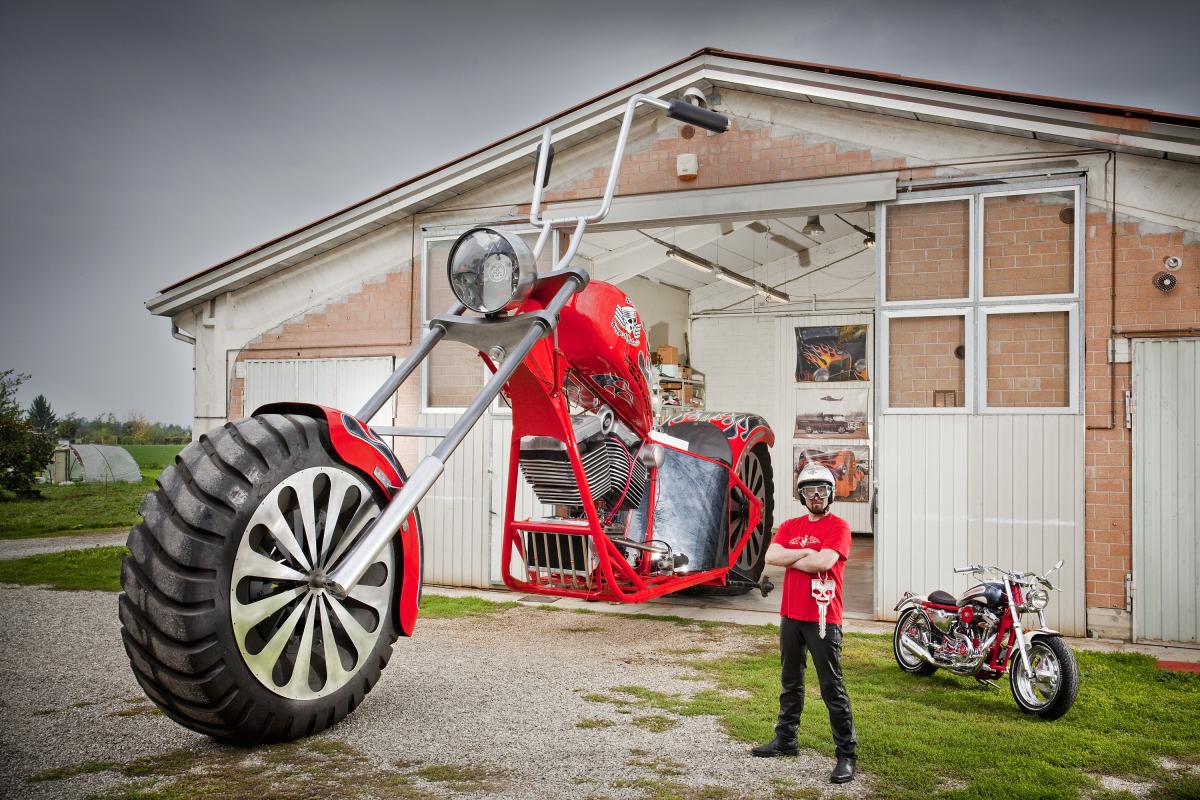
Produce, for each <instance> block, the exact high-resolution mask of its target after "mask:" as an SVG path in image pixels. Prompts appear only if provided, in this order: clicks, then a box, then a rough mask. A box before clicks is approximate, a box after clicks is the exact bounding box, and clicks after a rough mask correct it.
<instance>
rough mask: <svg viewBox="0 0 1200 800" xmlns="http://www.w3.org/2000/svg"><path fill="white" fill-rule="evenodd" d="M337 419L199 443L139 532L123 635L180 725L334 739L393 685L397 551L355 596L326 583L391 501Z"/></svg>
mask: <svg viewBox="0 0 1200 800" xmlns="http://www.w3.org/2000/svg"><path fill="white" fill-rule="evenodd" d="M328 441H329V437H328V429H327V427H326V425H325V423H324V422H322V421H319V420H316V419H313V418H310V417H305V416H298V415H291V414H264V415H261V416H256V417H251V418H249V419H244V420H241V421H239V422H237V423H230V424H227V425H225V426H224V427H223V428H221V429H219V430H217V431H214V432H213V433H211V434H208V435H205V436H202V437H200V439H199V440H198V441H197V442H195V443H193V444H192V445H190V446H188V447H187V448H186V449H185V450H184V451H183V452H182V453H181V454H180V456H179V458H178V459H177V460H176V463H175V465H174V466H172V467H169V468H167V469H166V470H164V472H163V473H162V475H161V476H160V477H159V487H160V488H159V489H158V490H157V491H155V492H153V493H151V494H150V495H148V496H147V498H146V500H145V502H144V503H143V505H142V515H143V517H144V520H145V521H144V522H142V523H140V524H138V525H137V526H135V527H134V528H133V530H132V531H131V532H130V535H129V550H130V555H129V556H128V557H127V558H126V559H125V561H124V563H123V565H122V570H121V587H122V590H123V591H122V594H121V597H120V618H121V626H122V638H123V639H124V642H125V649H126V652H127V653H128V655H129V659H130V663H131V665H132V667H133V671H134V674H135V676H136V677H137V680H138V682H139V683H140V684H141V686H142V688H143V689H144V690H145V692H146V694H147V695H148V696H149V697H150V698H151V699H152V700H153V701H154V702H155V703H156V704H157V705H158V706H159V708H161V709H162V711H163V712H164V713H165V714H166V715H167V716H169V717H171V718H172V719H174V720H175V721H177V722H179V723H181V724H183V725H185V726H187V727H189V728H191V729H192V730H195V731H198V732H201V733H205V734H208V735H211V736H214V737H216V738H218V739H222V740H226V741H233V742H241V743H257V742H267V741H279V740H286V739H294V738H297V737H299V736H305V735H309V734H312V733H315V732H317V731H320V730H323V729H325V728H327V727H329V726H330V725H332V724H334V723H335V722H337V721H338V720H340V719H341V718H342V717H344V716H346V715H347V714H348V713H350V711H352V710H353V709H354V708H355V707H356V706H357V705H358V703H359V702H361V701H362V699H363V697H364V696H365V695H366V694H367V692H369V691H370V690H371V688H372V687H373V686H374V684H375V683H376V681H377V680H378V679H379V675H380V671H381V670H382V668H383V667H384V666H385V665H386V664H387V661H388V659H389V657H390V656H391V649H392V643H393V642H394V641H395V639H396V637H397V635H398V626H397V622H396V607H397V596H398V590H399V583H400V581H399V579H398V575H399V570H398V566H399V562H400V551H399V548H398V546H397V545H396V544H395V543H393V544H392V545H391V546H389V547H387V548H385V549H384V550H383V552H382V553H381V554H380V556H379V557H378V558H377V560H376V561H375V563H374V564H372V565H371V566H370V568H369V569H368V571H367V573H366V574H365V575H364V577H363V580H362V581H361V582H360V583H359V584H358V586H356V587H355V589H354V590H353V591H351V592H350V594H349V595H348V596H347V597H346V598H345V599H342V600H338V599H337V598H334V597H333V596H331V595H330V594H329V593H328V592H327V591H326V590H325V589H324V588H323V585H322V579H323V578H324V577H325V575H326V574H327V572H328V571H329V570H330V569H331V568H332V567H333V566H334V565H335V564H336V563H337V562H338V560H339V559H340V558H341V556H342V555H343V553H345V551H346V548H347V547H348V546H349V544H350V543H351V542H352V541H353V540H354V539H355V537H356V536H358V535H359V534H360V533H361V532H362V531H363V529H364V528H366V527H367V525H368V524H369V523H370V522H371V521H372V520H373V519H375V517H377V516H378V515H379V513H380V508H381V505H382V502H383V498H382V497H381V496H380V495H379V493H378V492H377V490H375V489H373V488H372V487H371V486H370V485H368V483H367V482H366V481H365V480H364V479H363V478H362V477H361V476H360V475H358V474H357V473H355V472H353V471H351V470H350V469H348V468H347V467H346V466H344V465H343V464H341V463H339V462H338V461H337V460H336V459H335V458H334V457H333V456H332V455H331V454H330V451H329V449H327V448H328Z"/></svg>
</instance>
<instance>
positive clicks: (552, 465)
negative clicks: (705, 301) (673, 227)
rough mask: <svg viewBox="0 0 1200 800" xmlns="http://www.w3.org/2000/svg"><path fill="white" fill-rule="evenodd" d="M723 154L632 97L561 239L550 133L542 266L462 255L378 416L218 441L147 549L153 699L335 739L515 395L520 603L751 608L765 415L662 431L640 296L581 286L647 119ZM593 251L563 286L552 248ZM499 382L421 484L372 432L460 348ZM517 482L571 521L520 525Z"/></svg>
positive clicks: (769, 489)
mask: <svg viewBox="0 0 1200 800" xmlns="http://www.w3.org/2000/svg"><path fill="white" fill-rule="evenodd" d="M642 104H646V105H650V106H653V107H656V108H658V109H661V110H663V111H665V112H666V113H667V115H668V116H670V117H672V118H674V119H677V120H679V121H681V122H684V123H687V124H691V125H695V126H698V127H701V128H705V129H707V130H710V131H713V132H715V133H720V132H722V131H724V130H726V129H727V128H728V126H729V122H728V120H727V119H726V118H725V117H723V116H722V115H720V114H717V113H715V112H713V111H711V110H708V109H707V108H704V107H701V106H696V105H692V104H690V103H688V102H685V101H683V100H671V101H666V100H661V99H658V98H655V97H650V96H645V95H637V96H635V97H633V98H631V99H630V101H629V103H628V105H627V106H626V109H625V115H624V119H623V123H622V126H621V130H620V133H619V135H618V137H617V143H616V152H615V154H614V156H613V162H612V168H611V170H610V173H609V178H608V183H607V186H606V188H605V192H604V195H603V198H602V199H601V202H600V207H599V210H598V211H596V213H594V214H592V215H590V216H579V217H565V218H555V219H544V218H542V216H541V212H540V208H541V195H542V191H543V188H544V187H545V186H546V185H547V183H548V176H549V170H550V165H551V162H552V160H553V149H552V145H551V131H550V130H549V129H546V131H545V132H544V133H543V136H542V142H541V145H540V148H539V150H538V161H537V172H536V177H535V181H534V187H533V202H532V210H531V212H530V222H531V223H532V224H533V225H534V226H535V227H536V228H538V229H540V233H539V236H538V239H537V243H536V244H535V245H534V246H533V247H532V248H530V247H529V246H528V245H527V244H526V243H525V241H524V240H522V239H521V238H520V237H518V236H516V235H513V234H512V233H510V232H507V231H505V230H503V229H490V228H476V229H474V230H470V231H468V232H467V233H465V234H463V235H462V236H461V237H460V238H459V239H458V241H457V242H456V243H455V245H454V247H453V249H452V251H451V254H450V259H449V267H448V276H447V277H448V279H449V282H450V285H451V288H452V289H453V291H454V294H455V296H456V298H457V299H458V302H457V303H456V304H455V305H454V306H453V307H452V308H450V309H449V311H448V312H447V313H446V314H444V315H442V316H439V317H436V318H435V319H432V320H430V322H429V326H428V327H429V330H428V332H427V333H426V334H425V335H424V337H423V338H422V340H421V342H420V343H419V344H418V346H417V347H416V348H415V350H414V352H413V353H412V354H411V356H410V357H409V358H408V359H406V360H405V362H404V363H403V364H402V365H401V366H400V367H399V368H398V369H397V371H396V372H395V373H394V374H393V375H392V376H391V377H390V378H389V379H388V380H387V381H386V382H385V383H384V384H383V385H382V386H380V387H379V389H378V390H377V391H376V392H375V394H374V395H373V396H372V397H371V399H370V400H368V401H367V403H366V405H365V406H363V408H361V409H360V410H358V412H357V413H356V414H353V415H352V414H349V413H347V412H345V411H340V410H337V409H333V408H326V407H321V406H317V405H310V404H303V403H283V404H272V405H268V406H265V407H262V408H259V409H257V410H255V411H254V413H253V414H252V415H251V416H250V417H248V418H246V419H242V420H239V421H237V422H230V423H227V424H226V425H224V426H223V427H221V428H218V429H216V430H214V431H210V432H208V433H206V434H205V435H202V436H200V437H199V438H198V440H197V441H196V442H194V443H192V444H191V445H189V446H188V447H187V448H186V449H185V450H184V451H183V452H182V453H181V454H180V456H179V457H178V459H177V460H176V463H175V464H174V466H172V467H169V468H168V469H167V470H165V471H164V472H163V473H162V475H161V476H160V477H159V488H158V489H157V490H156V491H154V492H152V493H151V494H150V495H148V496H147V497H146V500H145V502H144V503H143V505H142V509H141V513H142V515H143V517H144V521H143V522H141V523H140V524H138V525H137V526H135V527H134V528H133V530H132V531H131V532H130V535H129V550H130V555H129V557H127V558H126V559H125V562H124V564H123V567H122V573H121V586H122V594H121V597H120V619H121V632H122V638H123V640H124V644H125V648H126V652H127V653H128V655H129V659H130V662H131V664H132V667H133V671H134V673H135V675H136V676H137V679H138V681H139V683H140V684H141V686H142V687H143V689H144V690H145V692H146V694H147V695H148V696H149V697H150V698H151V699H152V700H153V701H154V702H155V703H156V704H157V705H158V706H159V707H160V708H161V709H162V711H163V713H165V714H166V715H167V716H168V717H170V718H171V719H173V720H175V721H177V722H179V723H181V724H182V725H185V726H187V727H188V728H191V729H193V730H196V731H200V732H202V733H206V734H209V735H212V736H214V737H217V738H219V739H222V740H227V741H233V742H243V743H253V742H264V741H277V740H285V739H292V738H296V737H300V736H305V735H309V734H312V733H314V732H316V731H320V730H322V729H324V728H326V727H328V726H330V725H332V724H334V723H335V722H337V721H338V720H339V719H341V718H342V717H344V716H345V715H347V714H348V713H350V712H351V711H352V710H353V709H354V708H355V707H356V706H357V705H358V704H359V703H360V702H361V701H362V699H363V698H364V696H365V695H366V694H367V692H369V691H370V690H371V688H372V687H373V686H374V685H375V683H376V681H378V679H379V676H380V671H381V670H382V669H383V667H384V666H385V665H386V664H387V662H388V659H389V657H390V655H391V651H392V645H393V643H394V642H395V640H396V638H397V637H398V636H411V635H412V634H413V630H414V626H415V623H416V620H417V614H418V607H419V600H420V594H421V581H422V577H421V559H422V551H423V540H422V535H421V527H420V519H419V517H418V515H417V511H416V509H417V504H418V502H419V501H420V500H421V499H422V498H423V497H424V496H425V495H426V493H427V492H428V491H429V490H430V488H431V487H432V486H433V485H434V483H435V482H436V481H437V480H438V478H439V476H440V475H441V474H442V471H443V469H444V464H445V463H446V460H447V459H448V458H449V457H450V454H451V453H453V452H454V450H455V449H456V448H457V447H458V446H459V444H460V443H461V442H462V440H463V438H464V437H465V436H466V435H467V433H468V431H469V430H470V429H471V428H472V427H473V426H474V425H475V424H476V423H477V422H478V420H479V419H480V418H481V417H482V416H483V414H484V412H485V411H486V410H487V409H488V408H489V407H490V406H491V405H492V403H493V401H495V400H496V398H497V397H498V396H503V398H504V400H505V401H506V402H507V403H508V405H509V406H510V407H511V408H512V420H513V431H512V440H511V460H510V464H511V467H510V469H509V474H508V476H507V488H506V497H505V518H504V532H503V546H502V562H501V571H502V574H503V578H504V582H505V584H507V585H508V586H509V587H510V588H512V589H513V590H515V591H519V592H523V593H534V594H549V595H560V596H568V597H578V598H586V599H590V600H607V601H617V602H625V603H637V602H642V601H645V600H648V599H650V598H653V597H658V596H660V595H664V594H667V593H670V592H677V591H680V590H682V589H689V588H691V589H693V590H698V591H709V592H721V593H741V592H746V591H749V590H750V589H752V588H755V587H757V588H759V589H760V590H761V591H762V592H763V593H764V594H766V592H767V591H768V590H769V589H770V588H771V587H770V584H769V583H768V582H767V581H765V580H763V579H762V577H761V576H762V570H763V559H764V556H765V552H766V544H767V537H768V536H769V534H770V531H771V525H772V504H773V499H772V496H773V491H774V487H773V477H772V470H771V460H770V455H769V451H768V448H769V447H770V446H771V445H772V444H773V443H774V435H773V434H772V432H771V429H770V428H769V427H768V425H767V423H766V422H765V421H764V420H763V419H762V418H761V417H759V416H756V415H753V414H742V413H711V412H691V413H684V414H680V415H677V416H675V417H673V418H671V419H670V420H668V421H667V422H666V423H665V424H663V425H661V426H656V424H655V403H654V400H655V392H654V388H655V383H656V380H657V379H656V377H655V375H654V372H653V370H652V367H651V360H650V351H649V346H648V342H647V338H646V335H645V331H644V330H643V329H642V323H641V318H640V317H639V315H638V312H637V310H636V309H635V308H634V307H633V304H632V303H631V302H630V300H629V298H628V297H627V296H626V295H625V293H624V292H623V291H622V290H621V289H619V288H617V287H616V286H612V285H610V284H606V283H602V282H600V281H593V280H591V279H590V277H589V275H588V273H587V272H586V271H584V270H583V269H580V268H577V267H574V266H572V265H571V261H572V259H573V258H574V256H575V253H576V251H577V249H578V247H579V243H580V240H581V238H582V236H583V234H584V231H585V229H586V228H587V226H588V225H589V224H590V223H594V222H598V221H600V220H601V219H603V218H604V217H605V216H606V215H607V213H608V210H609V207H610V205H611V203H612V198H613V193H614V191H615V188H616V184H617V175H618V168H619V167H620V164H621V157H622V153H623V150H624V147H625V143H626V141H627V139H628V136H629V130H630V124H631V122H632V120H633V114H634V109H635V107H637V106H638V105H642ZM557 229H567V230H570V231H571V235H570V238H569V241H568V244H567V246H566V248H565V252H564V254H563V256H562V258H561V259H560V260H559V261H558V263H557V264H556V265H555V267H554V269H553V270H552V271H551V272H549V273H547V274H543V275H538V274H537V270H536V263H537V256H538V254H539V253H541V251H542V250H543V248H544V247H545V246H546V244H547V242H548V241H549V238H550V234H551V232H552V231H554V230H557ZM443 339H444V340H448V341H455V342H463V343H466V344H469V345H471V346H472V347H474V348H475V349H476V350H478V351H479V355H480V357H481V358H482V360H483V363H484V364H485V365H486V366H487V368H488V369H489V370H490V371H491V372H492V373H493V374H492V376H491V378H490V379H489V380H488V381H487V383H486V384H485V386H484V387H483V389H482V390H481V391H480V392H479V394H478V396H477V397H476V398H475V399H474V401H473V402H472V403H471V405H470V407H469V408H468V409H467V410H466V412H465V413H464V414H463V415H462V417H461V418H460V419H459V420H458V422H457V423H456V424H455V425H454V426H453V427H451V428H450V429H449V431H447V432H443V433H442V436H443V438H442V441H441V443H440V444H439V445H438V446H437V447H436V448H435V449H434V450H433V452H432V453H431V454H430V455H429V456H427V457H425V458H424V459H423V460H422V461H421V462H420V463H419V464H417V466H416V469H414V470H413V471H412V473H411V474H408V473H407V472H406V471H405V470H404V468H403V467H402V466H401V465H400V463H399V461H398V460H397V458H396V456H395V454H394V453H393V451H392V450H391V449H390V448H389V447H388V446H387V445H386V444H385V442H384V440H383V438H382V437H383V436H395V435H429V432H422V431H412V430H409V429H401V428H387V429H374V430H373V429H372V428H370V427H368V426H367V424H366V422H365V421H366V420H369V419H371V418H372V417H373V416H374V415H375V413H376V412H377V411H378V410H379V409H380V408H382V406H383V404H384V403H385V402H386V401H387V400H388V399H389V398H390V397H391V396H392V395H393V394H394V393H395V392H396V390H397V389H398V388H399V387H400V385H401V384H402V383H403V382H404V381H405V380H406V379H407V378H408V377H409V376H410V375H411V374H412V373H413V371H414V370H415V369H416V368H417V366H418V365H419V364H420V363H421V361H422V360H424V359H425V358H426V357H427V356H428V355H429V353H430V351H431V350H432V349H433V348H434V346H435V345H437V344H438V342H440V341H442V340H443ZM518 472H520V473H521V474H523V475H524V478H525V480H526V481H528V482H529V484H530V485H531V486H532V488H533V491H534V492H535V493H536V495H537V497H538V499H539V500H540V501H541V502H542V503H543V504H544V505H545V506H548V507H551V508H553V509H554V513H553V515H551V516H546V517H540V518H534V519H517V518H516V517H515V509H516V505H517V504H516V493H517V489H518V480H519V476H518Z"/></svg>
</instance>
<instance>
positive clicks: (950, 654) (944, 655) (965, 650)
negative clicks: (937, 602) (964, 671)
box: [931, 603, 1000, 666]
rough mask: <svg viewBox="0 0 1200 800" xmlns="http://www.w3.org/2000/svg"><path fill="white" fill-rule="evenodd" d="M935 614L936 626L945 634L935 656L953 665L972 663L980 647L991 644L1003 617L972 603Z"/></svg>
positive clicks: (933, 618)
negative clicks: (956, 611) (956, 612)
mask: <svg viewBox="0 0 1200 800" xmlns="http://www.w3.org/2000/svg"><path fill="white" fill-rule="evenodd" d="M935 614H936V616H931V619H932V621H933V624H934V627H935V628H937V630H938V631H939V632H941V633H942V634H943V636H942V637H941V641H940V642H939V643H938V646H937V647H936V649H934V651H933V657H934V658H935V659H936V660H938V661H940V662H942V663H944V664H947V665H950V666H959V665H966V664H971V663H973V662H974V661H976V660H978V657H979V655H980V651H981V650H982V649H983V648H984V647H988V646H990V645H991V637H992V635H993V634H994V633H995V631H996V626H997V625H998V624H999V622H1000V618H999V617H997V616H996V615H995V614H993V613H992V612H991V611H989V610H988V609H987V608H985V607H984V606H981V605H975V604H973V603H972V604H968V605H965V606H963V607H962V608H960V609H959V610H958V614H952V613H949V612H945V611H937V612H935Z"/></svg>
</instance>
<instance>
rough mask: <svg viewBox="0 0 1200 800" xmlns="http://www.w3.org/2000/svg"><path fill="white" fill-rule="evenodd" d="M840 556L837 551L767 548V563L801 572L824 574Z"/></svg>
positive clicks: (778, 545)
mask: <svg viewBox="0 0 1200 800" xmlns="http://www.w3.org/2000/svg"><path fill="white" fill-rule="evenodd" d="M839 558H841V555H840V554H839V553H838V551H837V550H831V549H826V550H813V549H811V548H808V547H801V548H799V549H795V548H791V547H784V546H783V545H781V544H772V545H771V546H770V547H768V548H767V563H768V564H770V565H772V566H775V567H789V568H791V569H798V570H800V571H802V572H811V573H817V572H824V571H825V570H827V569H830V568H831V567H833V565H834V564H836V563H837V560H838V559H839Z"/></svg>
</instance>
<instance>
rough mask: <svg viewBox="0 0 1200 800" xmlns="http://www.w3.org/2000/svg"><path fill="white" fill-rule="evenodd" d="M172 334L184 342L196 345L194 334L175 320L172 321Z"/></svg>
mask: <svg viewBox="0 0 1200 800" xmlns="http://www.w3.org/2000/svg"><path fill="white" fill-rule="evenodd" d="M171 336H173V337H174V338H176V339H178V340H179V341H181V342H183V343H184V344H190V345H192V346H195V344H196V337H195V336H192V335H191V334H190V333H188V332H187V331H185V330H184V329H183V328H181V327H179V326H178V325H176V324H175V323H174V322H172V323H171Z"/></svg>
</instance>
